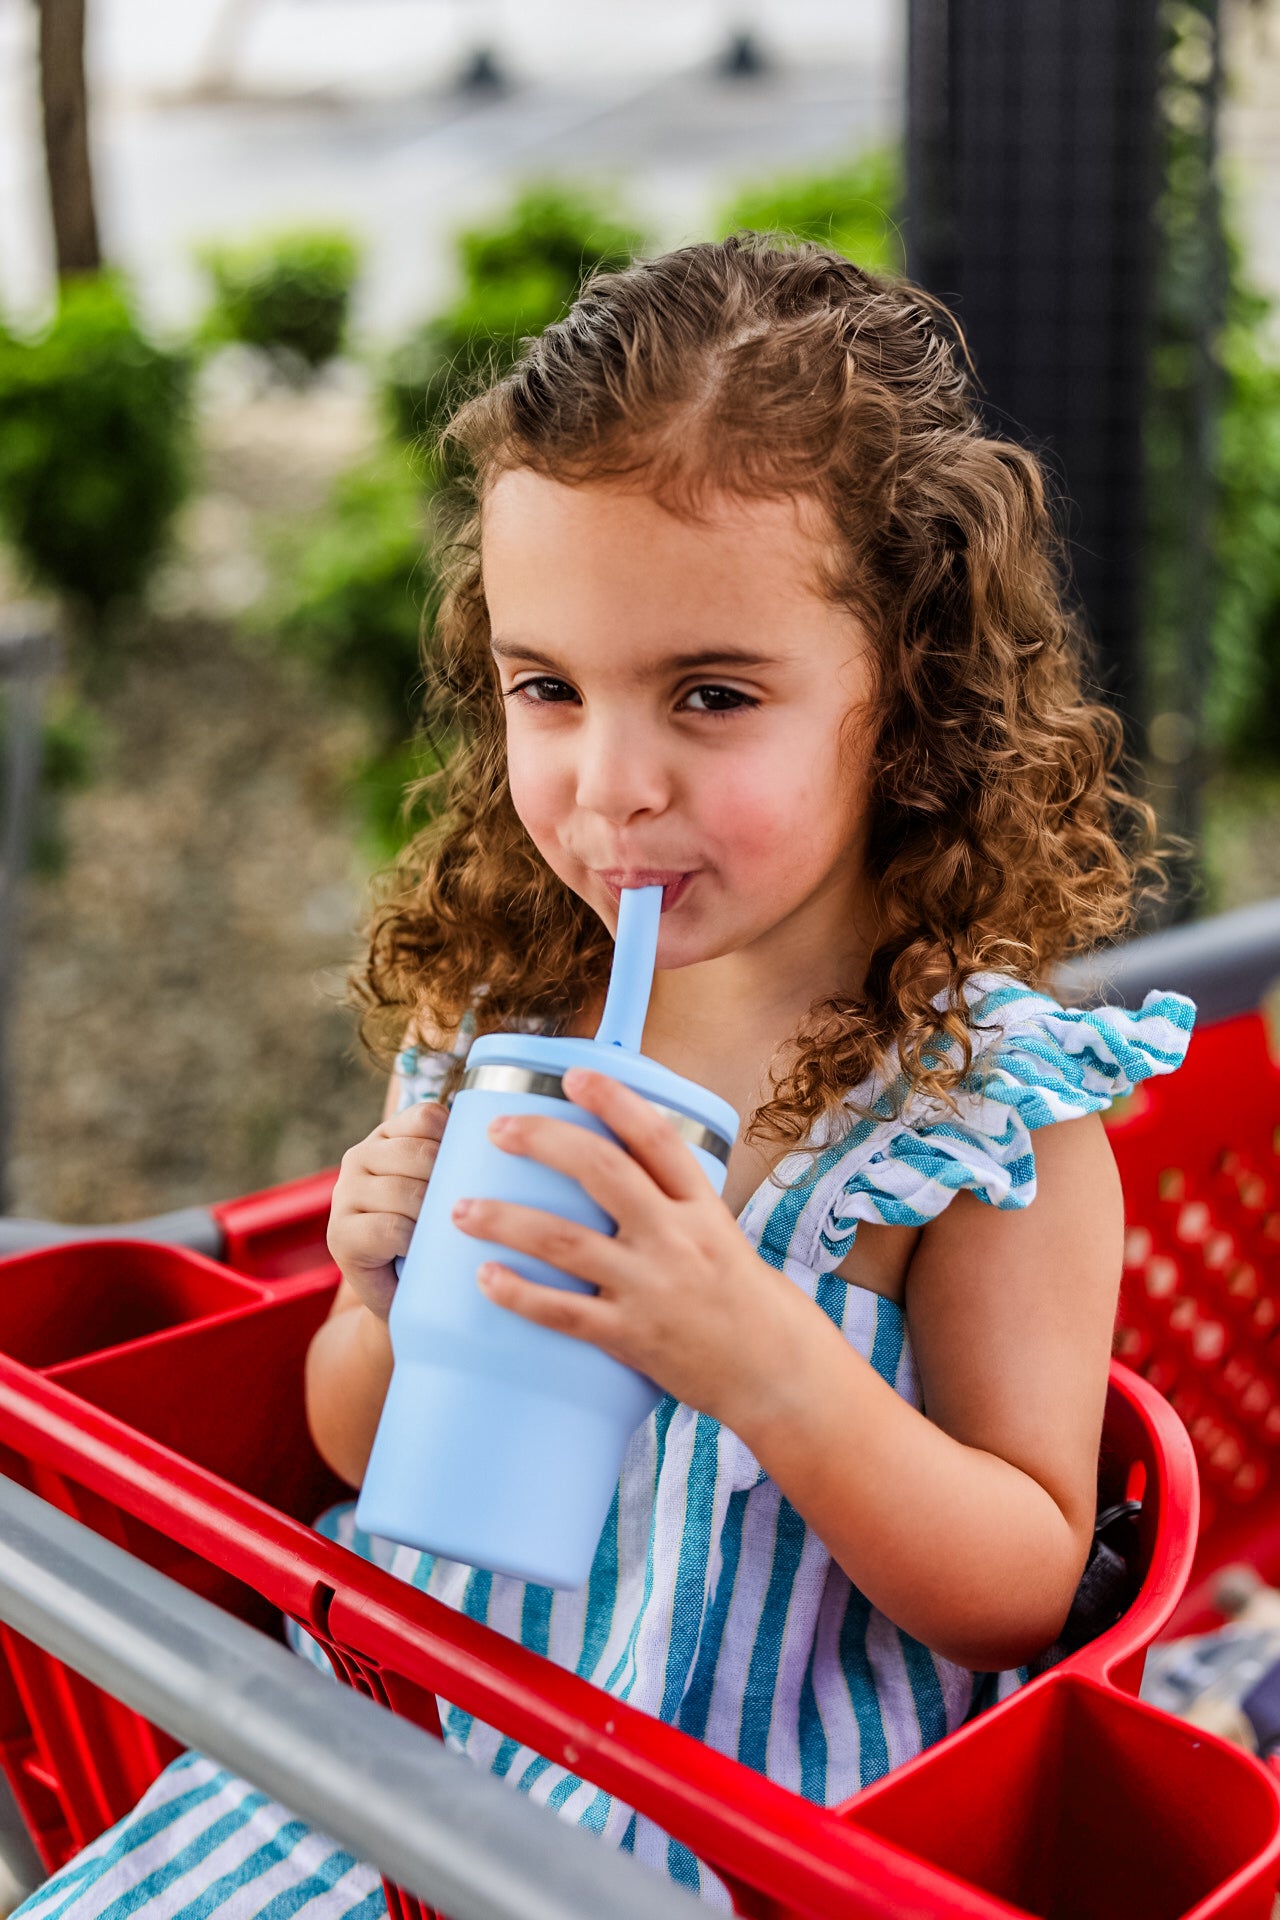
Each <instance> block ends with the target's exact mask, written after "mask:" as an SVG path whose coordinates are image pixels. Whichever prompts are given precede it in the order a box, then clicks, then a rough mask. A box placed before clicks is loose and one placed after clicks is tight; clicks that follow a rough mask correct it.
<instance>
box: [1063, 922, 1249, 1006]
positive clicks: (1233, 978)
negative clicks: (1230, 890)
mask: <svg viewBox="0 0 1280 1920" xmlns="http://www.w3.org/2000/svg"><path fill="white" fill-rule="evenodd" d="M1057 984H1058V985H1059V986H1060V987H1061V988H1062V989H1063V991H1064V992H1067V993H1069V994H1070V995H1071V997H1072V999H1073V1000H1075V1001H1078V1002H1080V1003H1081V1004H1085V1005H1092V1004H1093V1003H1095V1002H1097V1001H1099V1000H1121V1001H1124V1002H1125V1004H1126V1005H1129V1006H1133V1005H1135V1004H1139V1003H1140V1002H1141V1000H1142V996H1143V994H1144V993H1147V992H1148V991H1149V990H1150V989H1151V988H1152V987H1159V988H1162V989H1163V990H1164V991H1166V992H1170V991H1172V992H1176V993H1185V994H1189V995H1190V997H1191V998H1192V999H1193V1000H1194V1001H1195V1003H1196V1011H1197V1019H1198V1021H1199V1022H1200V1024H1201V1025H1205V1026H1207V1025H1208V1024H1209V1023H1210V1022H1211V1021H1214V1020H1230V1019H1232V1018H1234V1016H1235V1015H1236V1014H1240V1013H1252V1012H1253V1011H1254V1010H1255V1009H1256V1008H1257V1007H1258V1006H1259V1005H1260V1003H1261V1002H1262V1000H1263V999H1264V998H1265V997H1266V994H1267V992H1268V991H1269V989H1270V988H1271V987H1273V986H1275V985H1277V984H1280V900H1260V901H1258V902H1257V903H1256V905H1254V906H1251V907H1237V908H1236V910H1235V911H1234V912H1233V913H1219V914H1215V915H1214V917H1213V918H1212V919H1211V920H1195V921H1192V922H1191V923H1190V924H1189V925H1188V926H1182V927H1170V928H1168V929H1167V930H1166V931H1165V932H1163V933H1152V934H1148V935H1147V936H1146V937H1145V938H1144V939H1142V940H1130V941H1128V942H1126V944H1125V945H1124V946H1120V947H1109V948H1103V949H1102V951H1101V952H1098V953H1089V954H1085V955H1084V956H1083V957H1082V958H1081V959H1078V960H1071V961H1068V962H1067V963H1066V964H1065V965H1064V966H1062V967H1060V968H1059V969H1058V973H1057Z"/></svg>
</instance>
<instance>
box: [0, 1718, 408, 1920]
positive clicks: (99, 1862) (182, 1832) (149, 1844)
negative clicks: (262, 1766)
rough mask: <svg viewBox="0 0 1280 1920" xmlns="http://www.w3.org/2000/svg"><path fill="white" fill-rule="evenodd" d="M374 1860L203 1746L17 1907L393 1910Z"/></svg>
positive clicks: (32, 1918) (170, 1919)
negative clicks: (330, 1836) (317, 1828)
mask: <svg viewBox="0 0 1280 1920" xmlns="http://www.w3.org/2000/svg"><path fill="white" fill-rule="evenodd" d="M386 1912H387V1903H386V1898H385V1896H384V1894H383V1891H382V1881H381V1880H380V1879H379V1877H378V1875H377V1874H376V1873H375V1872H374V1870H373V1868H372V1867H370V1866H366V1865H365V1863H364V1862H363V1861H362V1860H357V1859H356V1858H355V1856H354V1855H353V1854H350V1853H347V1852H346V1851H345V1849H344V1848H342V1847H340V1846H339V1845H338V1844H337V1842H336V1841H334V1840H327V1839H325V1837H324V1835H323V1834H319V1833H316V1832H314V1831H313V1829H311V1828H310V1827H308V1826H306V1825H305V1823H304V1822H303V1821H301V1820H298V1819H295V1818H294V1816H293V1815H292V1814H291V1813H288V1812H286V1810H285V1809H284V1808H283V1807H282V1806H280V1805H279V1804H278V1803H277V1802H276V1801H274V1800H271V1799H269V1798H268V1796H267V1795H266V1794H265V1793H260V1792H259V1791H258V1789H257V1788H256V1787H251V1786H250V1785H249V1782H248V1781H247V1780H241V1779H239V1778H238V1777H237V1775H235V1774H234V1773H228V1771H227V1769H226V1768H225V1767H220V1766H218V1765H217V1764H216V1762H215V1761H213V1760H208V1759H206V1758H205V1756H204V1755H203V1754H201V1753H184V1754H180V1755H179V1757H178V1758H177V1759H176V1760H175V1761H174V1762H173V1764H172V1765H171V1766H168V1767H166V1768H165V1770H164V1772H163V1773H162V1774H161V1775H160V1777H159V1779H158V1780H155V1781H154V1782H153V1783H152V1785H151V1786H150V1787H149V1788H148V1789H147V1791H146V1793H145V1794H144V1795H143V1797H142V1799H141V1800H140V1801H139V1802H138V1804H137V1806H136V1807H135V1808H134V1809H133V1811H132V1813H128V1814H126V1815H125V1817H124V1819H123V1820H120V1821H118V1822H117V1823H116V1825H115V1826H114V1827H109V1828H108V1829H107V1831H106V1832H105V1833H103V1834H99V1836H98V1838H97V1839H96V1840H95V1841H94V1842H93V1843H92V1845H91V1846H88V1847H86V1848H85V1849H84V1850H83V1852H81V1853H78V1854H77V1855H76V1857H75V1859H74V1860H72V1861H70V1862H69V1863H68V1864H67V1865H66V1866H65V1867H63V1868H62V1869H61V1870H60V1871H59V1872H58V1873H55V1874H54V1876H53V1878H52V1879H51V1880H46V1882H45V1884H44V1885H43V1886H42V1887H40V1888H38V1889H37V1891H36V1892H35V1893H33V1894H32V1895H31V1897H30V1898H29V1899H28V1900H25V1901H24V1902H23V1904H22V1905H21V1906H20V1907H18V1908H17V1909H16V1911H15V1914H14V1915H13V1917H12V1920H17V1914H21V1915H22V1916H23V1920H135V1917H136V1916H142V1915H145V1916H146V1920H162V1916H163V1920H205V1917H206V1916H207V1915H210V1914H217V1916H218V1920H293V1916H294V1915H295V1914H298V1913H302V1914H304V1915H305V1920H386Z"/></svg>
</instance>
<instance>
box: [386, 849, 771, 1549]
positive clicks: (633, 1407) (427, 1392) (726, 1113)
mask: <svg viewBox="0 0 1280 1920" xmlns="http://www.w3.org/2000/svg"><path fill="white" fill-rule="evenodd" d="M661 908H662V888H661V887H638V888H630V889H627V890H625V891H624V892H623V895H622V899H621V903H620V909H619V922H618V938H617V945H616V948H615V953H614V965H613V971H612V974H611V976H610V981H609V992H608V996H607V999H606V1002H605V1010H604V1014H603V1016H602V1018H601V1021H600V1026H599V1029H598V1030H597V1033H596V1037H595V1039H594V1040H575V1039H568V1038H565V1039H559V1038H555V1037H552V1036H545V1035H534V1034H522V1033H503V1034H489V1035H486V1036H485V1037H484V1038H483V1039H480V1040H477V1041H475V1042H474V1044H473V1045H472V1047H471V1051H470V1053H469V1054H468V1056H467V1069H466V1074H465V1076H464V1078H463V1081H462V1085H461V1088H460V1089H459V1091H458V1094H457V1096H456V1097H455V1099H454V1102H453V1106H452V1108H451V1110H450V1114H449V1121H448V1125H447V1126H446V1128H445V1131H444V1138H443V1140H442V1141H441V1145H440V1151H439V1154H438V1156H437V1159H436V1163H435V1167H434V1169H433V1172H432V1175H431V1179H430V1181H429V1183H428V1186H427V1193H426V1198H425V1200H424V1202H423V1206H422V1211H421V1213H420V1215H419V1217H418V1222H417V1225H416V1227H415V1228H414V1233H413V1239H412V1240H411V1242H410V1244H409V1251H408V1253H407V1254H406V1255H405V1257H404V1259H403V1261H402V1262H399V1263H398V1264H399V1267H400V1284H399V1286H398V1288H397V1289H396V1296H395V1300H394V1301H393V1303H392V1307H391V1316H390V1322H389V1325H390V1331H391V1345H392V1351H393V1353H394V1355H395V1367H394V1371H393V1374H392V1379H391V1386H390V1388H389V1390H388V1393H387V1399H386V1404H385V1405H384V1407H383V1410H382V1418H381V1420H380V1421H379V1424H378V1432H377V1437H376V1439H375V1441H374V1445H373V1452H372V1454H371V1456H370V1459H369V1466H368V1470H367V1472H366V1474H365V1481H364V1486H363V1489H362V1491H361V1494H360V1501H359V1505H358V1507H357V1509H356V1521H357V1524H358V1525H359V1526H361V1527H362V1528H363V1529H364V1530H365V1531H366V1532H368V1533H376V1534H381V1535H382V1536H384V1537H385V1538H387V1539H390V1540H399V1541H403V1542H405V1543H406V1544H408V1545H410V1546H415V1547H421V1548H424V1549H425V1550H427V1551H428V1552H431V1553H437V1554H441V1555H444V1556H445V1557H446V1558H448V1559H450V1560H460V1561H462V1562H464V1563H465V1564H466V1565H468V1566H476V1567H486V1568H488V1569H490V1570H491V1571H492V1572H494V1573H507V1574H513V1575H515V1576H516V1577H517V1578H519V1579H522V1580H530V1581H534V1582H536V1583H537V1584H539V1585H543V1586H550V1587H580V1586H581V1585H582V1584H583V1583H584V1581H585V1580H586V1578H587V1576H588V1574H589V1573H590V1570H591V1563H592V1560H593V1559H594V1557H595V1551H596V1547H597V1545H598V1543H599V1539H600V1534H601V1532H602V1530H603V1527H604V1523H605V1519H606V1517H607V1515H608V1511H609V1503H610V1501H611V1499H612V1497H613V1491H614V1488H615V1487H616V1485H617V1482H618V1472H619V1468H620V1466H621V1464H622V1456H623V1453H624V1451H625V1449H626V1445H627V1442H628V1440H629V1439H630V1437H631V1435H632V1433H633V1432H634V1431H635V1429H636V1427H637V1426H639V1424H640V1422H641V1421H642V1420H644V1419H645V1418H646V1416H647V1415H648V1414H649V1413H650V1412H651V1410H652V1409H653V1407H654V1406H655V1405H656V1403H657V1400H658V1398H659V1394H658V1389H657V1388H656V1387H655V1386H654V1384H653V1382H652V1381H651V1380H649V1379H647V1378H646V1377H645V1375H643V1374H641V1373H637V1372H635V1371H634V1369H632V1368H631V1367H626V1366H623V1365H622V1364H621V1363H620V1362H619V1361H617V1360H614V1359H612V1358H611V1357H610V1356H609V1355H608V1354H605V1353H602V1352H601V1351H600V1349H599V1348H598V1347H594V1346H590V1345H588V1344H587V1342H586V1341H583V1340H575V1339H573V1338H572V1337H571V1336H570V1335H568V1334H563V1333H554V1332H552V1331H551V1330H550V1329H549V1328H546V1327H539V1326H534V1325H533V1323H532V1322H531V1321H528V1320H524V1319H521V1318H520V1316H519V1315H518V1314H514V1313H511V1312H508V1311H507V1310H506V1309H504V1308H502V1307H499V1306H497V1305H495V1304H494V1302H493V1301H491V1300H488V1299H486V1298H485V1296H484V1294H483V1293H482V1292H481V1291H480V1289H479V1287H478V1286H477V1284H476V1268H477V1267H478V1266H479V1265H480V1263H481V1261H482V1260H486V1259H490V1260H498V1261H500V1262H501V1263H502V1264H504V1265H506V1266H510V1267H512V1268H513V1269H514V1270H515V1271H516V1272H518V1273H522V1274H524V1275H525V1276H526V1277H527V1278H528V1279H530V1280H539V1281H542V1282H543V1283H544V1284H546V1285H548V1286H553V1287H570V1288H575V1289H577V1290H579V1291H590V1289H589V1288H587V1287H586V1286H585V1284H584V1282H582V1281H580V1280H578V1279H576V1278H573V1277H572V1276H570V1275H569V1274H566V1273H562V1272H561V1271H560V1270H559V1269H558V1268H556V1267H552V1266H548V1265H546V1264H545V1263H544V1262H543V1261H540V1260H535V1259H532V1258H531V1257H529V1256H528V1255H526V1254H521V1253H517V1252H515V1251H513V1250H512V1249H511V1248H509V1247H504V1246H500V1245H498V1244H497V1243H496V1242H493V1241H482V1240H477V1239H475V1238H474V1237H473V1236H471V1235H468V1234H465V1233H463V1232H462V1231H461V1229H460V1228H458V1227H457V1226H455V1225H454V1223H453V1220H452V1218H451V1210H452V1207H453V1204H454V1202H455V1201H456V1200H459V1199H461V1198H463V1197H466V1198H471V1199H491V1198H497V1199H503V1200H511V1201H515V1202H517V1203H519V1204H521V1205H523V1206H530V1207H537V1208H539V1209H541V1210H542V1211H544V1212H549V1213H558V1214H561V1215H562V1216H564V1217H565V1218H566V1219H570V1220H575V1221H579V1222H581V1223H582V1224H584V1225H586V1226H590V1227H595V1228H596V1229H598V1230H599V1231H600V1232H602V1233H612V1232H614V1231H615V1223H614V1222H613V1221H612V1220H611V1219H610V1218H609V1216H608V1214H606V1213H605V1212H603V1210H602V1209H601V1208H600V1207H598V1206H597V1205H596V1203H595V1202H594V1201H593V1200H592V1199H590V1198H589V1197H588V1195H587V1194H586V1193H585V1192H584V1191H583V1189H582V1187H581V1186H580V1185H579V1184H578V1182H577V1181H576V1180H573V1179H570V1178H569V1177H568V1176H567V1175H565V1174H561V1173H557V1172H555V1171H553V1170H552V1169H551V1168H549V1167H544V1166H542V1165H541V1164H540V1163H539V1162H537V1161H535V1160H529V1159H526V1158H523V1157H521V1156H518V1155H514V1154H509V1153H503V1152H502V1150H501V1149H500V1148H499V1147H496V1146H494V1145H493V1143H492V1142H491V1141H490V1140H489V1138H488V1132H487V1129H488V1126H489V1123H490V1121H492V1120H493V1119H494V1118H495V1117H496V1116H497V1115H498V1114H501V1113H546V1114H551V1115H552V1116H554V1117H555V1118H556V1119H559V1120H567V1121H569V1122H570V1124H571V1125H573V1126H579V1127H583V1128H585V1129H587V1130H588V1131H590V1132H593V1133H599V1134H603V1135H604V1136H605V1138H606V1139H612V1138H614V1136H613V1135H612V1134H611V1133H610V1132H609V1129H608V1128H607V1127H605V1126H604V1125H603V1124H602V1122H600V1121H599V1120H597V1119H596V1118H595V1116H594V1115H593V1114H590V1113H587V1112H585V1111H584V1109H583V1108H581V1107H579V1106H576V1105H574V1103H573V1102H572V1101H570V1100H569V1098H568V1096H567V1095H566V1094H565V1092H564V1089H563V1086H562V1084H561V1076H562V1075H563V1074H564V1073H566V1072H567V1071H568V1069H569V1068H570V1067H575V1066H581V1067H591V1068H594V1069H595V1070H596V1071H597V1072H600V1073H608V1074H612V1075H613V1076H614V1077H615V1078H616V1079H619V1080H622V1081H624V1082H625V1084H626V1085H627V1086H629V1087H634V1088H635V1090H636V1092H637V1093H641V1094H643V1095H644V1096H645V1097H646V1098H647V1099H649V1100H651V1101H652V1102H653V1103H654V1104H655V1105H656V1106H657V1107H659V1108H660V1109H661V1110H662V1111H663V1112H665V1113H666V1114H667V1116H668V1117H669V1118H670V1119H671V1120H672V1121H673V1122H674V1123H675V1125H676V1126H677V1128H678V1129H679V1131H680V1133H681V1135H682V1136H683V1138H684V1139H685V1140H686V1141H687V1142H688V1144H689V1146H690V1147H691V1148H692V1150H693V1153H694V1154H695V1156H696V1158H697V1160H698V1163H699V1165H700V1166H701V1167H702V1169H703V1171H704V1172H705V1173H706V1175H707V1177H708V1179H709V1180H710V1181H711V1183H712V1185H713V1186H714V1187H715V1189H716V1191H717V1193H719V1192H721V1191H722V1190H723V1187H724V1180H725V1172H726V1168H727V1165H728V1159H729V1153H730V1150H731V1148H732V1146H733V1143H734V1140H735V1139H736V1137H737V1132H738V1116H737V1114H736V1113H735V1112H734V1110H733V1108H732V1107H731V1106H729V1104H728V1103H727V1102H726V1101H724V1100H721V1099H720V1098H719V1097H718V1096H717V1095H716V1094H713V1093H711V1092H709V1091H708V1090H707V1089H706V1088H705V1087H701V1086H698V1085H697V1084H696V1083H695V1082H694V1081H692V1080H684V1079H682V1078H681V1077H680V1075H679V1074H675V1073H672V1072H671V1071H670V1069H669V1068H667V1067H663V1066H660V1065H659V1064H658V1062H657V1061H655V1060H649V1059H646V1058H645V1056H644V1055H643V1054H641V1053H640V1052H639V1051H638V1050H637V1047H638V1042H639V1040H640V1037H641V1034H642V1033H643V1030H644V1017H645V1012H646V1009H647V1006H648V1000H649V991H650V987H651V984H652V979H653V962H654V954H655V952H656V949H657V939H658V919H659V914H660V912H661ZM611 1036H617V1037H611Z"/></svg>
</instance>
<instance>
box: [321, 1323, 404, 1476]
mask: <svg viewBox="0 0 1280 1920" xmlns="http://www.w3.org/2000/svg"><path fill="white" fill-rule="evenodd" d="M390 1380H391V1336H390V1335H389V1333H388V1332H387V1323H386V1321H385V1320H381V1319H379V1318H378V1316H377V1314H375V1313H371V1312H370V1311H369V1309H368V1307H365V1306H352V1307H348V1308H346V1309H345V1310H344V1311H343V1312H341V1313H335V1314H334V1315H333V1316H332V1318H331V1319H328V1320H326V1321H325V1322H324V1324H323V1325H322V1326H321V1327H319V1328H318V1329H317V1331H316V1333H315V1336H314V1337H313V1339H312V1342H311V1345H310V1347H309V1349H308V1351H307V1367H306V1391H307V1423H308V1425H309V1426H310V1428H311V1437H312V1439H313V1440H314V1442H315V1445H316V1450H317V1452H318V1453H319V1454H320V1456H321V1458H322V1459H323V1460H325V1461H326V1462H327V1463H328V1465H329V1466H331V1467H332V1468H333V1470H334V1472H335V1473H337V1474H340V1475H341V1476H342V1478H343V1479H344V1480H346V1481H347V1482H348V1483H349V1484H350V1485H351V1486H353V1487H358V1486H359V1485H360V1483H361V1481H362V1480H363V1479H364V1473H365V1468H366V1467H367V1466H368V1464H369V1454H370V1452H371V1450H372V1447H373V1436H374V1434H375V1433H376V1432H377V1427H378V1416H379V1415H380V1414H381V1412H382V1403H383V1401H384V1400H385V1399H386V1397H387V1387H388V1385H389V1383H390Z"/></svg>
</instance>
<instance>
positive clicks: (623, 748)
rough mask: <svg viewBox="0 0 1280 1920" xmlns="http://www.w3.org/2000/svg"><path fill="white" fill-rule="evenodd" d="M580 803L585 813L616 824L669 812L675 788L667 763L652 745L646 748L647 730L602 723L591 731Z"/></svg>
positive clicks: (581, 766) (583, 755)
mask: <svg viewBox="0 0 1280 1920" xmlns="http://www.w3.org/2000/svg"><path fill="white" fill-rule="evenodd" d="M575 798H576V800H577V803H578V805H579V807H581V808H582V810H583V811H584V812H585V813H598V814H600V815H601V816H602V817H603V818H604V819H606V820H611V821H615V822H623V821H626V820H630V819H632V818H634V816H635V815H636V814H638V813H661V812H662V811H663V809H664V808H665V807H666V805H667V803H668V800H669V798H670V783H669V780H668V776H667V771H666V768H665V766H664V764H663V761H662V758H661V756H660V755H659V754H658V753H657V751H656V750H655V747H654V744H653V743H652V742H648V743H646V741H645V738H644V730H643V728H642V727H640V726H637V725H635V724H632V725H630V726H627V725H618V724H614V725H604V724H601V725H597V726H595V727H590V728H588V729H586V730H585V733H584V736H583V737H582V739H581V747H580V753H579V757H578V779H577V791H576V795H575Z"/></svg>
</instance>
